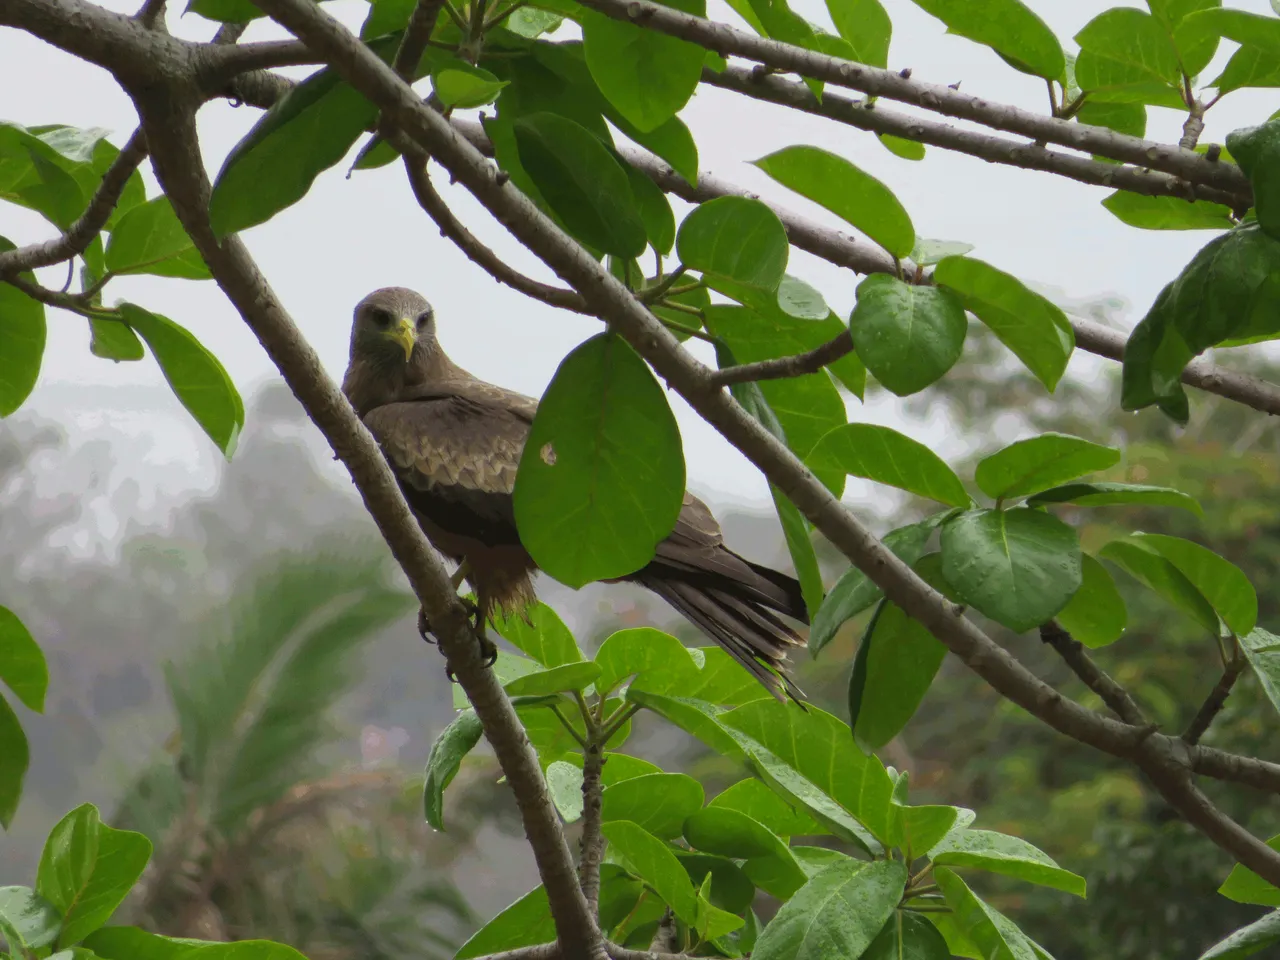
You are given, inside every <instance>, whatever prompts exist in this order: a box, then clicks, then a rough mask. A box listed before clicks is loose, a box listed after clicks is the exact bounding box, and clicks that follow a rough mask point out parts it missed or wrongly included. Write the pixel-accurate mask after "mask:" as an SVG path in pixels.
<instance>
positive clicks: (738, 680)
mask: <svg viewBox="0 0 1280 960" xmlns="http://www.w3.org/2000/svg"><path fill="white" fill-rule="evenodd" d="M690 652H691V653H692V654H694V655H695V656H701V657H702V661H703V663H702V666H701V668H699V670H698V674H697V676H696V677H695V678H694V679H693V680H692V681H690V682H689V684H688V686H686V687H684V688H682V690H681V692H682V693H683V694H684V695H685V696H687V697H693V698H695V699H698V700H705V701H706V702H708V703H714V704H726V705H730V706H739V705H741V704H744V703H751V702H752V701H753V700H759V699H761V698H762V697H767V696H768V695H769V694H768V693H767V691H765V689H764V688H763V687H761V686H760V682H759V681H758V680H757V679H756V678H755V677H754V676H753V675H752V674H751V672H750V671H748V670H747V668H746V667H744V666H743V665H742V664H740V663H739V662H738V661H737V660H735V659H734V658H733V657H731V656H729V654H728V652H726V651H725V650H724V648H723V647H696V648H694V650H692V651H690ZM649 683H650V681H648V680H646V681H644V682H643V683H641V684H640V686H641V687H647V686H649Z"/></svg>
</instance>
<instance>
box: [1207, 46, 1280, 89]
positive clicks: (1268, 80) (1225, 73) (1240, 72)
mask: <svg viewBox="0 0 1280 960" xmlns="http://www.w3.org/2000/svg"><path fill="white" fill-rule="evenodd" d="M1209 86H1211V87H1216V88H1217V89H1218V93H1219V94H1221V95H1223V96H1225V95H1226V94H1228V93H1230V92H1231V91H1233V90H1240V89H1242V88H1244V87H1278V86H1280V51H1269V50H1263V49H1261V48H1259V47H1251V46H1247V45H1246V46H1242V47H1240V49H1238V50H1237V51H1236V52H1235V53H1233V54H1232V55H1231V59H1230V60H1228V61H1227V65H1226V66H1225V67H1223V69H1222V73H1220V74H1218V78H1217V79H1216V80H1214V81H1213V82H1212V83H1210V84H1209Z"/></svg>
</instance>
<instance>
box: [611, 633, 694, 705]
mask: <svg viewBox="0 0 1280 960" xmlns="http://www.w3.org/2000/svg"><path fill="white" fill-rule="evenodd" d="M595 662H596V663H597V664H599V665H600V679H599V680H598V681H596V690H597V691H599V692H601V693H605V694H607V693H610V692H612V691H613V690H614V689H616V688H617V686H618V685H619V684H620V683H622V682H623V681H624V680H626V679H627V678H628V677H633V676H634V677H638V678H639V679H640V681H641V682H640V683H639V687H638V689H644V690H648V691H651V692H653V693H664V694H665V693H673V694H675V693H679V694H683V693H684V692H685V690H686V689H687V687H688V685H689V684H690V683H691V682H692V680H693V678H694V677H695V676H696V675H697V672H698V665H697V664H696V663H694V660H693V657H692V656H691V655H690V653H689V649H688V647H686V646H685V645H684V644H683V643H681V642H680V641H679V640H677V639H676V638H675V637H673V636H671V634H669V633H663V632H662V631H661V630H656V629H654V628H653V627H634V628H631V629H628V630H618V631H616V632H614V633H612V634H610V635H609V636H608V637H607V638H606V639H605V641H604V642H603V643H602V644H600V649H599V650H597V651H596V659H595Z"/></svg>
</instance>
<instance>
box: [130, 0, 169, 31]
mask: <svg viewBox="0 0 1280 960" xmlns="http://www.w3.org/2000/svg"><path fill="white" fill-rule="evenodd" d="M167 3H168V0H144V2H143V4H142V6H141V7H140V8H139V10H138V12H137V13H135V14H134V15H133V19H135V20H137V21H138V22H139V23H140V24H142V25H143V26H144V27H146V28H147V29H148V30H156V29H160V30H163V29H164V8H165V5H166V4H167Z"/></svg>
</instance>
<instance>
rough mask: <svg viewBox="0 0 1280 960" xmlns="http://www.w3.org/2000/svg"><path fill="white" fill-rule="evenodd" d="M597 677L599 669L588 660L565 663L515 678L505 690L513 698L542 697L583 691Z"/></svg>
mask: <svg viewBox="0 0 1280 960" xmlns="http://www.w3.org/2000/svg"><path fill="white" fill-rule="evenodd" d="M599 676H600V668H599V667H598V666H597V665H596V664H594V663H592V662H591V661H590V660H587V661H584V662H582V663H565V664H561V665H560V666H558V667H552V668H551V669H549V670H541V671H539V672H537V673H530V674H527V675H525V676H523V677H517V678H516V679H515V680H512V681H511V682H510V683H508V684H506V687H505V689H506V691H507V693H508V694H509V695H510V696H513V697H542V696H546V695H547V694H552V693H568V692H572V691H575V690H585V689H586V688H587V687H589V686H591V684H592V683H594V682H595V680H596V678H597V677H599Z"/></svg>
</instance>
